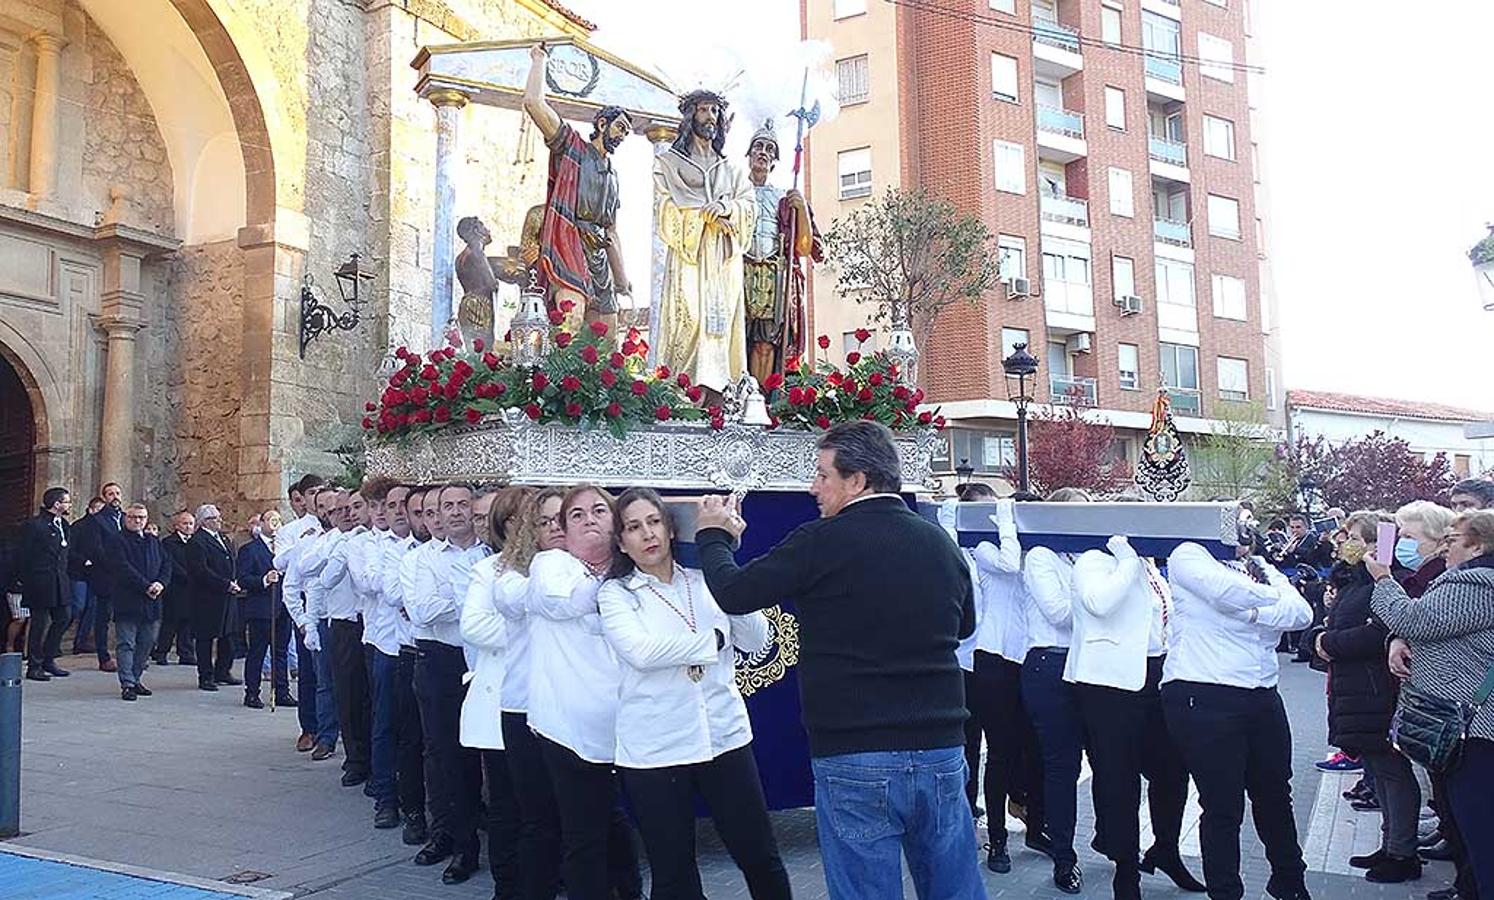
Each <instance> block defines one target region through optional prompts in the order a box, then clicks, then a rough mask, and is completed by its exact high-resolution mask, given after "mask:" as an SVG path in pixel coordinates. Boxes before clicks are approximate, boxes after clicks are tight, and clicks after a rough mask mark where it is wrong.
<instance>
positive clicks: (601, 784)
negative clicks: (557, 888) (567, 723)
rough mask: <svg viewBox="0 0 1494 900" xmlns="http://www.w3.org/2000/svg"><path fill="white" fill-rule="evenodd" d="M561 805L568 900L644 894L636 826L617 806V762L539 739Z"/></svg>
mask: <svg viewBox="0 0 1494 900" xmlns="http://www.w3.org/2000/svg"><path fill="white" fill-rule="evenodd" d="M537 739H538V740H539V742H540V748H541V752H542V753H543V754H544V757H545V766H546V767H547V768H548V769H549V770H550V783H551V785H552V786H553V787H554V788H555V803H556V806H557V807H558V808H559V809H560V839H561V847H562V855H561V862H560V868H561V872H562V873H564V875H565V892H566V897H568V898H569V900H611V898H612V893H613V890H614V888H615V889H616V891H617V894H618V895H619V896H621V897H623V898H625V900H626V898H633V897H641V896H642V895H643V877H642V876H641V875H640V874H639V872H638V853H637V849H636V848H635V847H634V845H633V829H632V827H631V826H630V825H629V824H628V820H627V816H625V815H624V814H623V811H622V807H621V806H619V805H618V794H617V777H616V775H614V774H613V771H612V766H610V765H607V764H605V763H591V762H587V761H586V760H584V759H582V758H581V757H579V756H577V755H576V754H575V753H573V752H571V751H570V750H569V749H568V748H566V747H562V746H561V745H560V744H557V743H555V742H554V741H550V740H547V739H545V738H543V737H538V738H537Z"/></svg>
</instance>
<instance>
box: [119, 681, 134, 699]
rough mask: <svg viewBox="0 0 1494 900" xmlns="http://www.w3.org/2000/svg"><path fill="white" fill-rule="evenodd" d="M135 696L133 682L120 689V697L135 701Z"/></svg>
mask: <svg viewBox="0 0 1494 900" xmlns="http://www.w3.org/2000/svg"><path fill="white" fill-rule="evenodd" d="M135 696H136V695H135V686H134V685H133V684H127V685H125V686H124V687H122V688H120V689H119V699H121V700H128V701H130V702H131V703H134V702H135Z"/></svg>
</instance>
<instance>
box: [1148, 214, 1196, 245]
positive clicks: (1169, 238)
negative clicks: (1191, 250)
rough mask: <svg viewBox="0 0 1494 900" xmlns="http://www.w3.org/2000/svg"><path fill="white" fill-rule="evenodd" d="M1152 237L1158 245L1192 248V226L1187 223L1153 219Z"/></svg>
mask: <svg viewBox="0 0 1494 900" xmlns="http://www.w3.org/2000/svg"><path fill="white" fill-rule="evenodd" d="M1152 235H1153V236H1154V237H1155V238H1156V240H1157V243H1159V244H1170V245H1172V246H1174V247H1192V246H1193V226H1192V225H1190V224H1189V223H1187V222H1178V221H1175V220H1173V219H1153V220H1152Z"/></svg>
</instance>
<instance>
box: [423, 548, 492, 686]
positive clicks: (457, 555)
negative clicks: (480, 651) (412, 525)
mask: <svg viewBox="0 0 1494 900" xmlns="http://www.w3.org/2000/svg"><path fill="white" fill-rule="evenodd" d="M492 553H493V551H492V550H491V549H489V547H488V545H487V544H484V543H483V542H482V541H474V542H473V543H472V546H470V547H467V548H465V549H464V548H462V547H458V546H457V545H456V544H453V543H451V542H449V541H440V542H435V541H433V542H431V544H430V545H429V549H427V550H424V551H422V553H421V554H420V558H419V560H418V562H417V564H416V567H415V586H414V590H413V591H411V592H407V593H406V594H405V611H406V612H408V613H409V614H410V621H411V622H412V623H414V625H415V637H416V638H418V639H420V640H433V641H440V642H441V643H443V644H449V645H451V646H453V647H461V646H463V642H462V603H463V601H464V600H465V599H466V597H467V587H468V585H469V584H470V583H471V581H472V567H473V566H475V565H477V563H478V562H480V561H481V560H483V559H486V558H487V557H488V556H490V555H492ZM467 666H468V668H471V666H472V660H471V659H468V660H467Z"/></svg>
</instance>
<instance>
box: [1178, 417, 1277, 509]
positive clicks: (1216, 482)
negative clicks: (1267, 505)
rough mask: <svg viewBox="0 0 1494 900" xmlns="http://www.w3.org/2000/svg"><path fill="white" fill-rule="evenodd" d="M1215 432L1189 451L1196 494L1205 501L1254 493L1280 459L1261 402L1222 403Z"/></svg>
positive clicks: (1204, 436)
mask: <svg viewBox="0 0 1494 900" xmlns="http://www.w3.org/2000/svg"><path fill="white" fill-rule="evenodd" d="M1214 419H1215V423H1216V424H1215V426H1214V430H1213V431H1212V432H1211V433H1209V434H1206V435H1203V436H1201V437H1200V438H1198V440H1197V441H1195V442H1194V444H1193V446H1192V447H1190V448H1189V451H1190V452H1189V457H1190V458H1189V462H1190V463H1191V464H1192V466H1193V491H1194V493H1195V494H1196V495H1198V496H1200V497H1203V498H1210V497H1230V498H1240V497H1246V496H1249V495H1251V494H1253V493H1254V492H1255V491H1256V490H1258V489H1259V487H1260V486H1261V484H1262V480H1263V479H1265V478H1266V477H1267V475H1268V470H1269V469H1270V468H1271V465H1272V464H1273V463H1274V462H1275V460H1276V442H1275V441H1273V440H1272V433H1271V426H1270V425H1268V424H1267V423H1266V416H1265V410H1264V408H1262V407H1261V405H1260V404H1257V403H1221V404H1219V406H1218V407H1217V408H1216V411H1215V415H1214Z"/></svg>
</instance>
